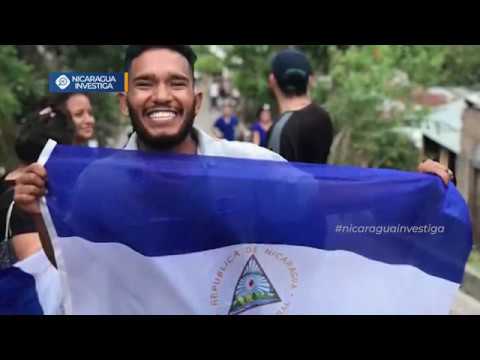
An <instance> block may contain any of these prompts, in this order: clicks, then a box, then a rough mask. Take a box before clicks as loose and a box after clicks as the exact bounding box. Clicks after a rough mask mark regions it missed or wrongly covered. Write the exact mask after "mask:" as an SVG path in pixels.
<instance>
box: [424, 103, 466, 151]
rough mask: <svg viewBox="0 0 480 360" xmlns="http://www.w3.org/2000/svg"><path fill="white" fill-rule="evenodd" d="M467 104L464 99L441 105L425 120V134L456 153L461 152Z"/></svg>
mask: <svg viewBox="0 0 480 360" xmlns="http://www.w3.org/2000/svg"><path fill="white" fill-rule="evenodd" d="M466 107H467V105H466V103H465V100H464V99H460V100H456V101H453V102H451V103H449V104H446V105H442V106H439V107H437V108H435V109H433V110H432V113H431V114H430V115H429V116H428V118H427V120H426V121H425V123H424V125H423V127H422V132H423V135H424V136H426V137H428V138H430V139H431V140H433V141H435V142H436V143H438V144H440V145H441V146H443V147H445V148H447V149H449V150H450V151H452V152H454V153H455V154H459V153H460V152H461V136H462V115H463V112H464V111H465V109H466Z"/></svg>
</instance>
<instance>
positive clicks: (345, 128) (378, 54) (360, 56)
mask: <svg viewBox="0 0 480 360" xmlns="http://www.w3.org/2000/svg"><path fill="white" fill-rule="evenodd" d="M329 51H330V57H331V72H330V76H331V78H332V88H331V89H328V91H327V92H328V96H327V101H326V107H327V109H328V110H329V112H330V113H331V114H332V116H333V120H334V125H335V128H336V130H337V132H338V134H337V138H336V141H335V144H334V146H333V149H332V155H331V159H330V160H331V162H332V163H334V164H350V165H359V166H365V167H388V168H399V169H404V170H412V169H413V168H414V167H415V165H416V164H417V162H418V156H419V152H418V150H417V149H416V148H415V146H414V144H413V143H412V142H411V141H410V140H409V138H408V137H407V136H406V135H405V134H404V133H403V132H401V131H400V130H401V129H402V128H405V127H415V126H418V125H419V123H420V121H421V120H422V119H423V118H424V117H425V115H426V113H425V111H424V110H416V108H415V106H414V104H413V102H412V101H411V100H410V94H411V92H412V90H413V88H414V86H415V84H414V83H412V82H411V81H409V80H408V78H409V75H410V74H409V73H406V72H405V71H411V70H412V69H413V68H419V67H428V66H431V67H432V69H431V70H432V72H434V73H436V74H438V68H439V67H440V66H441V65H442V64H441V62H439V63H438V64H436V63H435V64H433V65H431V63H430V65H428V64H425V62H429V61H430V59H429V58H428V57H426V56H424V53H423V52H422V51H420V50H419V51H418V52H417V55H416V56H415V51H416V50H415V51H411V49H405V48H401V47H400V46H399V45H388V46H362V47H357V46H352V47H349V48H348V49H347V50H346V51H340V50H338V49H336V48H333V47H332V48H330V50H329ZM406 53H409V56H410V57H412V58H413V59H412V58H408V57H407V59H406V58H405V54H406ZM418 53H419V54H420V55H418ZM412 64H416V65H415V67H412ZM436 67H438V68H436ZM430 76H433V75H430ZM423 80H424V81H426V80H425V79H423ZM429 81H432V82H433V81H434V80H433V79H431V80H430V79H429ZM317 91H319V92H320V93H321V94H325V90H324V89H323V91H322V89H319V90H317ZM314 96H315V97H316V93H315V94H314Z"/></svg>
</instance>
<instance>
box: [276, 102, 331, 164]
mask: <svg viewBox="0 0 480 360" xmlns="http://www.w3.org/2000/svg"><path fill="white" fill-rule="evenodd" d="M276 125H277V124H275V125H274V126H272V128H271V129H270V132H269V138H270V136H271V134H272V132H273V129H274V128H275V126H276ZM332 142H333V126H332V122H331V120H330V115H329V114H328V113H327V112H326V111H325V110H324V109H322V108H321V107H320V106H318V105H316V104H310V105H308V106H307V107H305V108H303V109H302V110H298V111H295V112H293V114H292V115H291V117H290V119H289V120H288V122H287V124H286V125H285V127H284V128H283V131H282V134H281V138H280V155H281V156H282V157H284V158H285V159H286V160H288V161H295V162H303V163H313V164H326V163H327V161H328V155H329V154H330V147H331V146H332Z"/></svg>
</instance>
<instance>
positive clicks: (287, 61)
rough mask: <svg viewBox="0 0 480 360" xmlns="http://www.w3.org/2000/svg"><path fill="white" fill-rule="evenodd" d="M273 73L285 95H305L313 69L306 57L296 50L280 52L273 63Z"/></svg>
mask: <svg viewBox="0 0 480 360" xmlns="http://www.w3.org/2000/svg"><path fill="white" fill-rule="evenodd" d="M272 73H273V75H274V76H275V79H276V80H277V83H278V85H279V86H280V89H282V91H284V92H285V93H287V94H288V93H293V94H299V93H305V92H306V91H307V87H308V79H309V77H310V75H311V74H312V67H311V65H310V62H309V61H308V59H307V57H306V55H305V54H304V53H302V52H300V51H298V50H295V49H286V50H283V51H281V52H279V53H278V54H277V55H275V57H274V58H273V61H272Z"/></svg>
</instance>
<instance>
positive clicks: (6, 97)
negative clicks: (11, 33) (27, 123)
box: [0, 45, 44, 168]
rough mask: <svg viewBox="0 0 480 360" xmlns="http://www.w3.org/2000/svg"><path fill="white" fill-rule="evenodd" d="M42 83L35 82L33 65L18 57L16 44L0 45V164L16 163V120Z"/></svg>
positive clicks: (34, 96) (38, 91)
mask: <svg viewBox="0 0 480 360" xmlns="http://www.w3.org/2000/svg"><path fill="white" fill-rule="evenodd" d="M43 85H44V83H42V82H38V81H36V78H35V71H34V67H33V66H31V65H29V64H27V63H26V62H24V61H22V60H21V59H19V58H18V54H17V49H16V48H15V46H11V45H4V46H0V167H4V168H8V167H11V166H13V164H14V163H15V156H14V155H13V145H14V140H15V125H16V121H15V120H16V118H17V117H18V116H19V115H20V114H21V113H22V109H23V105H24V104H25V103H27V102H28V99H30V98H38V97H39V95H40V93H41V92H42V87H43Z"/></svg>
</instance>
